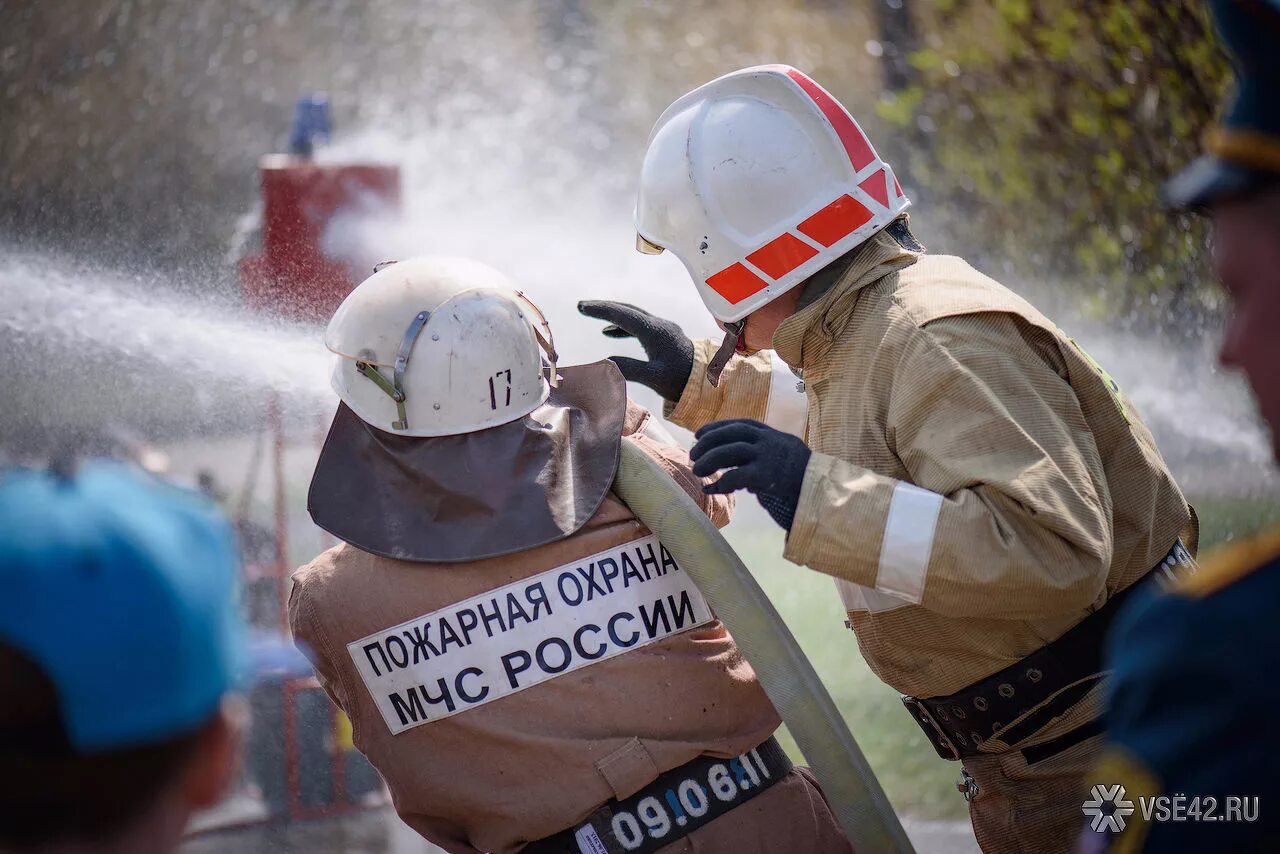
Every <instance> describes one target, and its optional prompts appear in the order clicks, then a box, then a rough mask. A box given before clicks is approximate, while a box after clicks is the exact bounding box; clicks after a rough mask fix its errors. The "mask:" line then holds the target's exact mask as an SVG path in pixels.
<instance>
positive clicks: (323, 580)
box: [293, 542, 386, 591]
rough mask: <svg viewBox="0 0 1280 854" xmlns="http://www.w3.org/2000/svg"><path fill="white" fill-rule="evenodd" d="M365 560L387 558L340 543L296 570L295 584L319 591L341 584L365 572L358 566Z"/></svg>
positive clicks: (294, 575)
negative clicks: (351, 576)
mask: <svg viewBox="0 0 1280 854" xmlns="http://www.w3.org/2000/svg"><path fill="white" fill-rule="evenodd" d="M365 560H372V561H378V560H386V558H380V557H378V556H377V555H372V554H369V553H368V552H362V551H360V550H359V549H357V548H356V547H355V546H352V545H350V544H348V543H342V542H340V543H338V544H337V545H335V546H333V547H332V548H328V549H326V550H324V551H323V552H321V553H320V554H318V555H316V556H315V557H314V558H312V559H311V561H310V562H309V563H305V564H303V565H302V566H300V567H298V568H297V569H296V570H294V572H293V583H294V584H297V585H302V584H305V585H306V586H307V587H308V589H309V590H311V591H318V590H320V589H321V588H324V587H326V586H332V585H333V584H334V583H336V582H340V581H341V580H342V579H343V578H344V577H346V576H348V575H352V574H360V573H361V572H362V571H363V570H362V568H361V567H360V566H357V565H356V564H359V563H360V562H361V561H365Z"/></svg>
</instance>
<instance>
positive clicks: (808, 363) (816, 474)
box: [582, 66, 1196, 852]
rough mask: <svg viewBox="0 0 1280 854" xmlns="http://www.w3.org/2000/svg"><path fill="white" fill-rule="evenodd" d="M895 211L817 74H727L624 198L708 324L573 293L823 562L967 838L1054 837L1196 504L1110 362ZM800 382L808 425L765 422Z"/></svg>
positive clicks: (866, 149)
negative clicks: (1105, 656) (1112, 663)
mask: <svg viewBox="0 0 1280 854" xmlns="http://www.w3.org/2000/svg"><path fill="white" fill-rule="evenodd" d="M691 141H692V142H691ZM682 158H685V159H691V160H697V159H699V158H702V159H705V160H706V161H708V162H710V163H712V164H715V166H714V167H705V168H704V167H703V166H701V165H700V164H698V163H694V164H692V165H690V164H686V165H684V166H683V167H680V165H679V164H680V161H681V159H682ZM732 164H736V165H732ZM673 167H674V168H676V169H677V171H676V174H677V175H679V176H681V178H680V179H679V180H677V179H675V178H673V177H672V176H671V174H669V172H668V171H667V170H670V169H672V168H673ZM726 169H728V170H729V171H730V174H723V173H724V172H725V170H726ZM682 181H683V183H682ZM735 182H741V183H742V184H745V185H747V186H746V187H743V186H739V184H738V183H735ZM730 188H733V189H732V191H731V189H730ZM727 197H728V200H727ZM752 197H754V198H755V199H756V202H757V204H756V205H755V207H753V208H751V209H749V210H738V209H737V208H734V207H732V206H731V205H729V204H728V201H731V200H737V201H739V202H741V201H742V200H746V199H748V198H752ZM906 204H907V202H906V199H905V197H904V196H903V194H902V192H901V189H900V188H899V186H898V183H897V181H896V180H895V179H894V178H893V174H892V171H891V170H890V168H889V167H888V165H887V164H885V163H884V162H883V161H881V160H879V159H878V158H877V157H876V156H875V153H874V151H873V150H872V149H871V147H870V145H869V143H868V142H867V141H866V139H865V137H863V136H862V134H861V131H860V130H859V129H858V128H857V126H856V124H854V123H853V120H852V119H851V118H850V117H849V116H848V114H847V113H845V112H844V110H843V108H841V107H840V105H839V104H838V103H836V102H835V101H834V99H832V98H831V96H830V95H828V94H827V93H826V92H825V91H823V90H822V89H820V88H819V87H817V84H815V83H814V82H813V81H812V80H810V79H809V78H807V77H805V76H804V75H803V74H801V73H800V72H798V71H796V70H795V69H788V68H785V67H782V66H767V67H763V68H757V69H747V70H746V71H743V72H737V73H735V74H731V75H728V76H726V77H724V78H720V79H719V80H717V81H714V82H712V83H710V84H707V85H706V86H704V87H702V88H700V89H698V90H695V91H694V92H692V93H690V94H689V95H687V96H685V97H684V98H682V99H680V100H679V101H677V102H676V103H675V104H673V105H672V107H671V108H669V109H668V111H667V112H666V113H664V115H663V117H662V118H661V119H659V121H658V125H657V127H655V129H654V132H653V135H652V137H651V139H650V149H649V152H648V153H647V155H646V159H645V164H644V168H643V172H642V176H641V195H640V202H639V205H638V207H637V225H638V230H639V234H640V243H641V247H642V248H643V249H647V250H648V251H660V249H662V248H670V249H672V250H673V251H674V252H675V253H676V254H677V255H679V256H680V257H681V259H682V260H683V261H684V262H685V264H686V266H687V267H688V269H689V270H690V272H691V274H692V275H693V276H694V279H695V281H696V282H697V283H698V285H699V288H700V290H701V292H702V295H703V298H704V300H705V301H706V303H707V305H708V307H709V308H710V309H711V311H712V312H713V314H715V315H716V317H717V319H718V320H719V321H720V323H721V326H722V328H724V329H725V330H726V336H725V341H724V343H722V344H720V345H719V346H718V347H717V346H716V344H714V343H713V342H710V341H699V342H696V343H694V342H690V341H689V340H688V339H687V338H685V337H684V336H683V333H680V332H679V329H678V327H675V326H674V324H671V323H669V322H666V321H662V320H659V319H657V318H654V317H653V316H652V315H648V314H647V313H645V312H643V311H642V310H640V309H638V308H635V307H633V306H627V305H622V304H617V303H586V304H584V305H583V306H582V309H583V311H584V312H585V313H587V314H590V315H592V316H595V317H600V318H603V319H607V320H609V321H611V322H612V323H613V324H614V326H613V327H611V330H610V331H611V332H612V334H615V335H618V334H623V333H630V334H634V335H635V336H636V337H637V338H638V339H639V340H640V342H641V343H642V344H643V345H644V346H645V350H646V351H647V352H648V354H649V356H650V359H649V361H647V362H638V361H635V360H622V361H621V362H620V365H621V367H622V368H623V372H624V374H625V375H627V376H628V378H629V379H634V380H637V381H640V382H645V383H646V384H648V385H650V386H652V387H654V388H655V389H657V390H658V391H659V393H661V394H663V395H664V397H666V399H667V400H668V404H669V413H668V414H669V416H670V418H671V419H672V420H673V421H675V422H676V423H678V424H681V425H682V426H685V427H688V428H689V429H692V430H697V431H698V433H697V435H698V443H697V444H696V445H695V446H694V449H693V451H692V457H693V459H694V461H695V467H694V471H695V473H698V474H700V475H707V474H712V473H714V472H716V471H723V472H724V473H723V474H722V475H721V477H720V480H719V481H718V482H717V483H716V484H714V485H713V486H711V487H709V488H708V489H709V490H711V491H713V492H727V491H732V490H734V489H738V488H746V489H749V490H750V491H752V492H753V493H755V494H756V495H757V496H758V497H759V498H760V501H761V503H762V504H763V505H764V507H765V508H766V509H767V510H768V511H769V512H770V514H771V515H772V516H773V517H774V519H775V520H777V521H778V522H779V523H780V524H782V525H783V527H785V528H787V529H788V531H789V533H788V536H787V540H786V550H785V555H786V557H787V558H788V559H789V560H791V561H792V562H794V563H797V564H801V565H804V566H808V567H812V568H813V569H816V570H819V571H821V572H824V573H827V574H829V575H832V576H834V577H835V578H836V579H837V585H838V587H839V589H840V593H841V596H842V598H843V600H844V603H845V605H846V608H847V610H848V614H849V620H850V625H851V626H852V628H853V629H854V631H855V632H856V634H857V638H858V642H859V645H860V646H861V649H862V652H863V655H864V656H865V658H866V660H867V661H868V663H869V664H870V666H871V667H872V669H873V670H874V671H875V672H876V673H877V675H879V676H880V678H882V679H883V680H884V681H885V682H886V683H888V684H889V685H890V686H892V687H894V688H895V689H897V690H898V691H900V692H902V693H903V694H904V695H905V696H904V702H905V703H906V705H907V708H908V710H909V711H910V713H911V714H912V715H913V717H914V718H915V719H916V721H917V723H919V724H920V725H921V727H922V729H923V731H924V732H925V733H926V735H927V736H928V738H929V740H930V742H931V743H932V744H933V745H934V747H935V748H936V749H937V751H938V753H939V755H940V756H942V757H944V758H947V759H959V760H962V761H963V766H964V769H965V770H964V773H963V776H962V783H961V790H962V791H963V792H964V793H965V796H966V798H968V799H969V801H970V813H971V817H972V820H973V824H974V829H975V832H976V834H977V837H978V841H979V843H980V844H981V845H982V846H983V848H984V849H985V850H988V851H1036V852H1040V851H1051V850H1068V849H1069V848H1070V847H1071V845H1072V842H1073V838H1074V835H1075V832H1076V830H1077V829H1078V826H1079V822H1080V812H1079V810H1080V803H1081V800H1082V794H1083V791H1084V789H1087V787H1084V786H1083V784H1084V781H1083V779H1082V775H1083V772H1084V770H1085V769H1086V768H1087V767H1088V766H1089V763H1090V760H1091V757H1092V755H1093V753H1094V751H1095V748H1096V745H1097V741H1098V739H1097V738H1096V736H1097V735H1098V734H1099V732H1100V728H1099V726H1098V724H1097V715H1098V700H1099V695H1100V688H1101V686H1100V680H1101V675H1102V674H1101V664H1100V646H1101V641H1102V636H1103V633H1104V630H1105V628H1106V626H1107V624H1108V623H1109V622H1110V619H1111V616H1112V615H1113V614H1114V612H1115V610H1116V605H1117V603H1118V602H1119V601H1121V600H1123V598H1124V596H1125V592H1126V591H1127V590H1128V589H1129V588H1130V587H1131V585H1134V584H1135V583H1136V582H1139V581H1140V580H1142V579H1143V578H1144V577H1145V576H1147V575H1148V574H1149V573H1151V571H1152V570H1153V569H1156V568H1160V569H1162V570H1166V571H1174V570H1177V569H1182V568H1190V567H1191V565H1192V558H1191V552H1193V551H1194V549H1195V538H1196V528H1195V524H1194V520H1193V516H1192V514H1191V511H1190V508H1189V507H1188V505H1187V503H1186V502H1185V500H1184V499H1183V496H1182V494H1181V493H1180V491H1179V489H1178V487H1177V485H1176V484H1175V483H1174V481H1173V479H1172V477H1171V476H1170V474H1169V472H1168V470H1167V468H1166V467H1165V464H1164V463H1163V461H1162V460H1161V458H1160V455H1159V453H1158V451H1157V450H1156V447H1155V444H1154V441H1153V439H1152V437H1151V434H1150V432H1149V431H1148V430H1147V428H1146V427H1145V426H1144V425H1143V423H1142V421H1141V419H1140V418H1139V416H1138V414H1137V413H1136V412H1135V411H1134V409H1133V406H1132V404H1131V403H1130V402H1129V401H1128V400H1127V399H1126V397H1125V396H1124V394H1123V393H1122V392H1121V391H1120V389H1119V388H1118V387H1117V385H1116V384H1115V382H1114V381H1113V380H1112V379H1111V378H1110V377H1109V376H1108V375H1107V374H1106V372H1105V371H1103V370H1102V368H1100V367H1099V366H1098V365H1097V364H1096V363H1095V362H1094V361H1093V360H1091V359H1090V358H1089V357H1088V355H1086V354H1085V353H1084V351H1082V350H1081V349H1080V348H1079V347H1078V346H1077V345H1076V344H1075V342H1074V341H1072V340H1071V339H1070V338H1068V337H1066V335H1065V334H1064V333H1062V332H1061V331H1060V330H1059V329H1058V328H1057V327H1056V326H1055V325H1054V324H1053V323H1052V322H1050V321H1049V320H1048V319H1047V318H1046V317H1044V315H1042V314H1041V313H1040V312H1038V311H1037V310H1036V309H1034V308H1033V307H1032V306H1031V305H1030V304H1028V303H1027V302H1026V301H1025V300H1023V299H1021V298H1020V297H1018V296H1016V295H1015V294H1013V293H1012V292H1010V291H1009V290H1007V289H1005V288H1004V287H1002V286H1001V285H999V284H998V283H996V282H994V281H992V280H991V279H989V278H987V277H986V276H984V275H982V274H981V273H979V272H977V271H976V270H974V269H973V268H972V267H970V266H969V265H968V264H966V263H965V262H964V261H962V260H960V259H959V258H954V257H938V256H929V255H925V254H923V249H922V247H920V246H919V244H917V243H916V241H915V240H914V238H913V237H912V236H911V233H910V231H909V229H908V228H907V224H906V217H905V214H904V213H903V210H904V209H905V207H906ZM698 211H701V220H699V219H698V216H697V215H696V213H697V212H698ZM690 225H696V226H697V227H695V228H693V229H692V231H687V230H686V229H688V228H689V226H690ZM770 346H771V347H773V348H774V351H776V352H774V353H770V352H768V351H767V350H765V349H764V348H768V347H770ZM735 351H736V352H737V353H738V354H739V357H738V358H732V359H731V356H732V355H733V354H734V352H735ZM779 359H780V360H781V361H782V362H784V363H785V365H779V364H778V360H779ZM786 366H790V368H791V369H793V370H794V371H795V375H796V376H792V375H791V373H790V372H789V371H787V368H786ZM780 377H784V378H787V377H789V378H790V382H788V381H787V380H786V379H780ZM798 377H802V378H803V380H802V382H800V383H799V387H800V388H802V389H803V393H804V396H805V398H806V400H807V423H805V424H804V426H803V428H802V430H796V431H795V432H798V433H802V435H803V437H804V440H805V441H801V439H800V438H797V437H796V436H792V435H789V434H788V433H786V432H783V431H781V430H778V429H774V428H773V427H770V426H768V424H765V423H760V422H761V421H776V420H777V419H775V418H774V417H773V415H774V413H775V412H776V411H782V410H784V409H785V408H786V407H784V406H783V405H781V404H780V403H779V401H780V400H785V399H786V397H787V395H788V394H789V393H791V390H790V388H789V386H793V385H794V384H795V383H796V379H797V378H798ZM806 443H807V444H806Z"/></svg>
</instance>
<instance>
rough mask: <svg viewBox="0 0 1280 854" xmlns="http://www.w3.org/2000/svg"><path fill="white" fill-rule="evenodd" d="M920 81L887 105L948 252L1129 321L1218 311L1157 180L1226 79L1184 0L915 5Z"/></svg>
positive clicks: (1193, 228) (1195, 140) (1213, 105)
mask: <svg viewBox="0 0 1280 854" xmlns="http://www.w3.org/2000/svg"><path fill="white" fill-rule="evenodd" d="M911 8H912V10H913V12H914V15H915V23H916V27H917V30H918V31H919V34H920V44H921V47H920V48H919V49H918V50H915V51H914V52H912V54H911V63H912V66H913V67H914V69H915V72H916V73H915V78H916V79H915V81H914V82H913V83H912V84H911V85H909V86H907V87H906V88H905V89H903V90H901V91H899V92H897V93H889V94H887V95H886V96H885V97H884V98H883V99H882V101H881V105H880V113H881V118H882V119H884V120H885V121H886V122H888V123H889V124H891V125H894V126H897V127H898V128H900V129H905V130H906V131H907V132H908V133H909V134H910V135H911V136H914V137H915V138H916V139H917V140H918V141H919V143H920V144H916V145H910V146H903V148H904V149H905V152H904V153H905V156H906V165H907V169H908V173H909V175H910V176H911V178H912V179H913V180H912V183H913V184H914V185H915V187H916V188H917V189H916V194H917V195H918V196H920V197H921V200H922V201H927V202H928V210H929V211H930V214H931V216H933V217H937V218H938V219H939V221H940V224H941V225H942V228H941V229H940V230H941V231H942V232H943V233H944V235H945V237H946V239H947V240H948V241H949V242H952V243H954V244H955V245H956V247H957V248H958V249H959V251H961V252H963V253H964V254H966V255H969V256H973V255H974V254H975V253H976V252H981V251H982V250H986V251H989V252H990V253H992V254H993V255H996V256H997V257H1000V258H1002V259H1012V260H1013V263H1014V265H1015V267H1016V272H1017V273H1018V274H1020V275H1019V277H1020V278H1025V279H1027V280H1029V281H1038V282H1040V283H1042V284H1046V285H1050V286H1053V287H1059V286H1063V285H1066V286H1067V287H1069V288H1071V289H1072V290H1073V291H1077V292H1078V298H1079V300H1080V302H1081V303H1082V304H1083V305H1084V307H1085V308H1086V310H1091V313H1093V314H1094V315H1105V316H1107V318H1108V319H1118V320H1121V321H1128V322H1137V323H1143V322H1161V323H1163V324H1168V323H1169V322H1170V321H1173V322H1175V323H1176V322H1178V321H1194V320H1198V319H1200V318H1203V317H1205V316H1206V315H1212V314H1213V313H1214V312H1215V310H1216V308H1217V302H1218V296H1217V292H1216V290H1215V289H1214V287H1213V286H1212V284H1211V280H1210V278H1209V276H1207V275H1206V271H1205V266H1204V260H1205V255H1206V252H1205V248H1206V240H1205V237H1206V233H1205V228H1204V224H1203V222H1200V221H1198V220H1197V219H1196V218H1195V217H1194V216H1191V215H1187V214H1175V213H1170V212H1169V211H1167V210H1165V209H1164V208H1163V207H1162V206H1161V204H1160V200H1159V188H1160V185H1161V183H1162V182H1163V181H1164V180H1165V179H1166V178H1167V177H1169V176H1170V175H1171V174H1173V173H1174V172H1176V171H1177V170H1178V169H1180V168H1181V167H1182V166H1184V165H1185V164H1186V163H1188V162H1189V161H1190V160H1192V159H1193V158H1194V157H1195V156H1196V154H1197V153H1198V150H1199V146H1200V134H1201V132H1202V130H1203V128H1204V127H1205V126H1206V125H1207V124H1208V123H1210V122H1211V121H1212V119H1213V117H1214V115H1215V113H1216V110H1217V107H1218V103H1219V101H1220V98H1221V96H1222V94H1223V92H1224V87H1225V85H1226V83H1227V80H1228V66H1227V61H1226V57H1225V55H1224V54H1223V53H1222V52H1221V50H1220V48H1219V47H1218V45H1217V43H1216V42H1215V40H1214V37H1213V34H1212V29H1211V26H1210V23H1209V20H1208V16H1207V12H1206V10H1205V9H1204V7H1203V5H1202V4H1201V3H1199V2H1193V0H1040V2H1032V0H995V2H986V0H933V2H929V3H917V4H913V5H912V7H911Z"/></svg>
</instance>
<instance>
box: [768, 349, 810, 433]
mask: <svg viewBox="0 0 1280 854" xmlns="http://www.w3.org/2000/svg"><path fill="white" fill-rule="evenodd" d="M799 383H800V379H799V377H797V376H796V375H795V374H794V373H792V372H791V368H790V367H789V366H788V365H787V363H786V362H784V361H782V358H781V357H780V356H779V355H778V354H777V353H772V352H771V353H770V354H769V400H768V402H767V403H766V404H765V410H764V423H765V424H768V425H769V426H770V427H772V428H774V429H775V430H781V431H782V432H784V433H790V434H791V435H793V436H799V437H800V438H801V439H803V438H804V426H805V421H806V419H807V418H808V416H809V399H808V398H807V397H805V394H804V392H802V391H800V390H799V388H798V386H799Z"/></svg>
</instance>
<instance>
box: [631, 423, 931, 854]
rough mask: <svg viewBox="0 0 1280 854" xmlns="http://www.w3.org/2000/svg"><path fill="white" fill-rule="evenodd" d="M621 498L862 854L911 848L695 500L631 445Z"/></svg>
mask: <svg viewBox="0 0 1280 854" xmlns="http://www.w3.org/2000/svg"><path fill="white" fill-rule="evenodd" d="M614 491H615V492H616V493H617V494H618V497H620V498H621V499H622V500H623V501H624V502H626V504H627V506H628V507H630V508H631V511H632V512H633V513H635V514H636V516H637V517H638V518H639V519H640V520H641V521H642V522H644V523H645V525H647V526H648V527H649V530H651V531H653V533H655V534H657V535H658V539H659V540H661V541H662V544H663V545H664V546H666V547H667V550H668V551H670V552H671V554H672V555H673V556H674V557H675V559H676V561H677V562H678V563H679V564H680V566H681V567H682V568H683V569H684V571H685V572H687V573H688V574H689V577H690V578H692V579H693V580H694V582H695V583H696V584H697V585H698V589H700V590H701V591H702V594H703V596H705V597H706V599H707V602H708V603H709V604H710V605H711V607H712V609H713V610H714V611H715V612H716V616H718V617H719V618H720V619H721V620H722V621H723V622H724V624H725V626H726V627H727V628H728V629H729V631H730V633H732V635H733V638H734V640H735V641H737V644H738V648H739V649H741V650H742V653H743V655H744V656H746V659H747V661H749V662H750V663H751V666H752V668H753V669H754V670H755V672H756V676H757V677H759V679H760V684H761V685H762V686H763V687H764V690H765V693H767V694H768V695H769V699H770V700H772V701H773V705H774V707H775V708H776V709H777V710H778V714H779V715H781V716H782V720H783V721H784V722H785V723H786V725H787V728H788V729H789V730H790V731H791V735H792V737H793V738H795V740H796V743H797V744H798V745H799V746H800V750H801V751H802V752H803V753H804V757H805V761H806V762H808V763H809V767H810V769H812V771H813V773H814V775H815V776H816V777H817V778H818V782H820V783H821V784H822V788H823V791H824V792H825V793H826V796H827V800H828V801H829V802H830V804H831V810H832V812H833V813H834V814H835V816H836V819H837V820H838V821H839V822H840V826H841V827H842V828H844V832H845V834H846V835H847V836H848V837H849V841H850V842H852V843H853V849H854V851H855V852H857V854H871V852H875V854H878V852H882V851H883V852H910V851H912V850H913V849H912V847H911V842H910V841H909V840H908V839H907V835H906V833H905V832H904V831H903V829H902V825H901V823H899V821H898V816H897V815H896V814H895V813H894V811H893V807H892V806H890V805H889V799H888V798H887V797H885V794H884V790H883V789H881V788H880V784H879V782H878V781H877V780H876V777H875V774H874V773H872V771H871V766H870V765H868V764H867V760H866V757H864V756H863V755H862V751H861V750H860V749H859V748H858V743H857V742H856V741H854V738H853V735H852V733H850V732H849V728H848V726H846V725H845V722H844V718H842V717H841V716H840V713H839V711H838V710H837V709H836V706H835V703H834V702H832V700H831V695H830V694H828V693H827V689H826V687H825V686H824V685H823V684H822V680H820V679H819V678H818V674H817V673H815V672H814V670H813V665H811V664H810V663H809V659H808V658H806V657H805V655H804V653H803V652H801V651H800V647H799V646H798V645H797V644H796V641H795V638H794V637H792V635H791V631H790V630H789V629H788V628H787V627H786V624H784V623H783V622H782V618H781V617H780V616H778V612H777V611H776V610H775V609H774V607H773V603H772V602H770V601H769V598H768V597H767V596H766V595H765V594H764V591H763V590H761V589H760V585H758V584H757V583H756V580H755V578H753V577H752V575H751V573H750V572H749V571H748V570H747V568H746V566H744V565H743V563H742V561H741V559H739V558H738V555H737V553H735V552H734V550H733V547H732V546H730V545H729V544H728V543H727V542H726V541H725V539H724V537H722V536H721V535H720V532H719V531H718V530H716V527H715V525H713V524H712V523H711V520H710V519H708V518H707V517H706V516H705V515H704V514H703V513H702V512H701V511H700V510H699V509H698V506H697V505H696V504H694V503H693V500H692V499H690V498H689V496H688V495H687V494H686V493H685V492H684V490H683V489H681V488H680V487H679V486H678V485H677V484H676V483H675V481H673V480H672V479H671V477H670V476H669V475H667V473H666V472H664V471H663V470H662V469H661V468H660V467H659V466H658V465H657V464H656V463H654V462H653V461H652V460H650V459H649V457H648V456H646V455H645V453H644V452H643V451H641V450H640V449H639V448H638V447H636V446H635V445H634V444H632V443H631V442H627V441H624V442H623V443H622V454H621V459H620V460H619V464H618V475H617V479H616V480H615V482H614Z"/></svg>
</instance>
